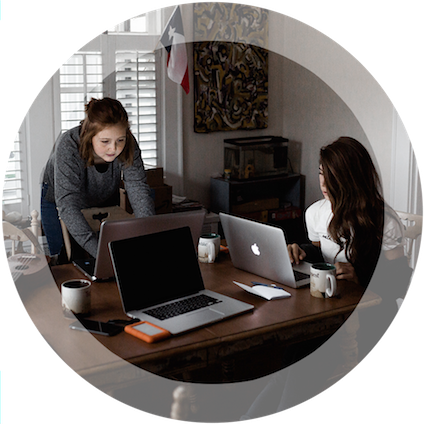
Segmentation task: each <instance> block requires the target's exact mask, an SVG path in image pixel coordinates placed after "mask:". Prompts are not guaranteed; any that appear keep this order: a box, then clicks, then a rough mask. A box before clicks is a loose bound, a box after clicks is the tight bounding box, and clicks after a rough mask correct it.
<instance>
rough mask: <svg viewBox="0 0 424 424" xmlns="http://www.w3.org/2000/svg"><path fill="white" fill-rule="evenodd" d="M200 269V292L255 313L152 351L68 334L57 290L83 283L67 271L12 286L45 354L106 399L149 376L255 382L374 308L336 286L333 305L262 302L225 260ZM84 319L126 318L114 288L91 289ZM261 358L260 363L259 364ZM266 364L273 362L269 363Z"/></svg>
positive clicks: (307, 300)
mask: <svg viewBox="0 0 424 424" xmlns="http://www.w3.org/2000/svg"><path fill="white" fill-rule="evenodd" d="M200 266H201V271H202V275H203V279H204V282H205V286H206V288H208V289H211V290H215V291H217V292H220V293H223V294H226V295H228V296H231V297H234V298H236V299H239V300H242V301H244V302H247V303H251V304H253V305H254V306H255V309H254V311H253V312H249V313H247V314H244V315H241V316H238V317H234V318H231V319H229V320H226V321H222V322H220V323H216V324H213V325H210V326H207V327H205V328H201V329H198V330H195V331H192V332H190V333H186V334H183V335H180V336H177V337H173V338H171V339H168V340H165V341H162V342H159V343H157V344H148V343H145V342H143V341H141V340H139V339H136V338H134V337H132V336H130V335H128V334H126V333H121V334H119V335H117V336H114V337H106V336H93V335H91V334H89V333H84V332H78V331H74V330H71V329H69V324H70V323H71V322H72V320H69V319H67V318H65V317H64V316H63V314H62V310H61V300H60V292H59V290H58V288H57V287H58V286H60V284H61V283H62V282H63V281H66V280H68V279H71V278H83V275H82V274H81V273H80V272H79V271H78V270H77V269H76V268H75V267H74V266H73V265H71V264H68V265H61V266H54V267H52V268H51V273H50V271H49V268H48V267H47V268H46V269H45V270H44V271H43V272H42V273H40V274H39V275H38V276H37V278H36V281H34V278H32V280H31V286H29V281H26V279H25V278H22V279H19V280H18V281H17V282H16V285H17V287H18V290H19V292H20V295H21V297H22V299H23V301H24V304H25V306H26V308H27V311H28V313H29V315H30V316H31V318H32V320H33V321H34V323H35V325H36V326H37V328H38V330H39V331H40V333H41V334H42V335H43V337H44V338H45V339H46V340H47V342H48V343H49V344H50V345H51V347H52V348H53V349H54V350H55V351H56V352H57V354H58V355H59V356H60V357H61V358H62V359H63V360H64V361H65V362H66V363H67V364H68V365H69V366H70V367H71V368H72V369H74V370H75V371H76V372H77V373H79V374H80V375H81V376H82V377H84V378H85V379H86V380H88V381H89V382H91V383H92V384H93V385H95V386H96V387H99V388H100V389H102V390H104V391H106V392H112V391H113V390H115V389H116V388H120V387H124V386H126V385H129V384H132V383H135V382H137V381H139V380H140V379H142V378H150V377H151V374H150V373H149V372H151V373H154V374H156V375H160V376H165V377H169V378H172V379H176V380H180V381H181V380H185V381H195V382H225V381H243V380H249V379H252V378H258V377H260V376H263V375H267V374H269V373H271V372H273V371H276V370H278V369H280V368H281V367H284V366H286V365H288V362H290V361H293V360H297V359H299V358H298V357H295V358H293V357H288V356H284V355H281V352H282V351H283V350H284V349H288V348H290V347H293V346H295V345H296V346H303V347H302V349H301V350H300V351H299V350H297V352H298V354H299V352H300V355H301V356H302V355H304V354H307V353H309V352H310V351H311V350H313V349H315V348H316V347H317V346H318V345H319V344H320V343H322V341H323V340H325V338H327V337H329V336H330V335H332V334H333V333H334V332H335V331H336V330H338V329H339V328H340V327H341V325H342V324H343V323H344V322H345V321H346V320H347V318H348V317H349V316H350V315H351V314H352V312H353V311H354V309H355V307H356V306H358V308H368V307H371V306H373V305H377V304H379V303H380V301H381V299H380V297H379V296H377V295H375V294H373V293H371V292H369V291H366V292H365V294H364V291H363V289H362V288H360V287H359V286H355V285H351V284H349V285H348V284H344V283H343V282H341V283H340V285H339V286H340V298H333V299H325V300H322V299H316V298H314V297H312V296H311V295H310V293H309V288H302V289H297V290H296V289H291V288H286V290H287V291H289V292H290V293H291V295H292V296H291V298H288V299H280V300H273V301H266V300H265V299H262V298H259V297H256V296H253V295H251V294H249V293H247V292H245V291H243V290H241V289H240V288H238V287H237V286H236V285H234V284H233V283H232V281H233V280H237V281H241V282H244V283H250V281H252V279H254V280H256V281H259V282H264V283H270V282H269V281H268V280H266V279H264V278H260V277H258V276H252V275H251V274H249V273H246V272H244V271H241V270H238V269H236V268H234V267H233V266H232V264H231V261H230V260H229V258H228V256H225V255H224V256H223V257H220V259H219V260H218V261H217V262H216V263H214V264H200ZM52 275H53V277H54V281H53V279H52V278H51V276H52ZM90 318H92V319H98V320H102V321H108V320H109V319H125V318H127V317H126V316H125V314H124V313H123V310H122V306H121V301H120V297H119V293H118V289H117V285H116V283H115V282H106V283H93V287H92V314H91V317H90ZM350 321H352V324H351V325H350V326H349V327H348V328H347V330H346V331H345V337H344V339H345V340H344V341H343V343H342V344H343V345H344V349H345V353H346V355H345V356H346V364H345V365H346V369H348V370H349V369H351V368H353V367H354V366H355V365H356V363H357V346H356V342H355V336H356V329H357V322H356V320H355V319H353V320H350ZM99 342H100V343H99ZM308 349H309V351H308ZM271 352H274V353H275V355H274V354H273V355H271ZM278 352H280V354H278ZM261 355H262V356H261ZM282 356H284V358H286V359H283V358H282ZM261 357H263V358H265V359H266V360H265V361H261V360H260V359H261ZM270 357H276V358H278V360H276V361H275V362H274V363H273V362H272V361H271V360H270V359H269V358H270ZM252 358H255V360H256V361H257V364H259V363H261V362H264V365H265V366H264V367H262V368H261V367H259V366H256V365H255V366H254V367H252V366H251V365H250V366H246V364H252ZM284 361H286V362H284ZM287 361H288V362H287ZM131 364H133V365H136V366H137V367H134V366H132V365H131ZM246 370H247V371H246ZM146 371H148V372H147V373H146Z"/></svg>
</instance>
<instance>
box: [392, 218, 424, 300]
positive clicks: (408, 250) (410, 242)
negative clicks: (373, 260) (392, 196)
mask: <svg viewBox="0 0 424 424" xmlns="http://www.w3.org/2000/svg"><path fill="white" fill-rule="evenodd" d="M396 213H397V214H398V216H399V218H400V220H401V221H402V223H403V224H404V226H405V233H404V236H405V238H406V239H407V240H406V246H405V255H406V257H407V259H408V263H409V266H410V267H411V268H415V261H416V255H417V254H418V250H419V244H417V240H418V237H420V236H421V233H422V227H423V217H422V215H416V214H412V213H407V212H401V211H396ZM413 255H414V257H413ZM402 302H403V299H401V298H399V299H396V303H397V306H398V308H400V306H401V305H402Z"/></svg>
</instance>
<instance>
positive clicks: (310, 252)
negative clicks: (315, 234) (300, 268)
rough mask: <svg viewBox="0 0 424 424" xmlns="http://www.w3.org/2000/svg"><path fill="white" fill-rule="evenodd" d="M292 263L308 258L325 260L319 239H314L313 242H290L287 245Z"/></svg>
mask: <svg viewBox="0 0 424 424" xmlns="http://www.w3.org/2000/svg"><path fill="white" fill-rule="evenodd" d="M287 250H288V251H289V257H290V261H291V263H296V264H299V262H300V261H303V260H306V261H308V262H311V263H313V262H315V263H316V262H324V258H323V257H322V254H321V244H320V242H319V241H313V242H312V243H311V244H301V245H300V246H299V245H298V244H297V243H293V244H289V245H288V246H287Z"/></svg>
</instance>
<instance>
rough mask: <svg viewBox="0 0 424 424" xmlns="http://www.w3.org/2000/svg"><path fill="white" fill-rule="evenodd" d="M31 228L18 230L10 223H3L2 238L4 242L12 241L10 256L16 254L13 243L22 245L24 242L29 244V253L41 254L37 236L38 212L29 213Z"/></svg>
mask: <svg viewBox="0 0 424 424" xmlns="http://www.w3.org/2000/svg"><path fill="white" fill-rule="evenodd" d="M31 217H32V220H31V228H24V229H19V228H18V227H16V226H15V225H13V224H12V223H10V222H8V221H3V238H4V240H11V241H12V256H14V255H15V254H16V253H18V252H17V250H16V245H15V243H16V242H18V243H22V242H25V241H30V242H31V253H39V252H42V249H41V247H40V245H39V243H38V239H37V237H38V235H39V222H38V219H37V217H38V212H37V211H32V212H31Z"/></svg>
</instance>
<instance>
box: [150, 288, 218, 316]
mask: <svg viewBox="0 0 424 424" xmlns="http://www.w3.org/2000/svg"><path fill="white" fill-rule="evenodd" d="M220 302H222V301H221V300H218V299H215V298H213V297H210V296H208V295H206V294H199V295H197V296H193V297H190V298H188V299H183V300H177V301H176V302H173V303H168V304H167V305H163V306H158V307H157V308H152V309H148V310H147V311H144V313H145V314H147V315H150V316H152V317H154V318H157V319H160V320H161V321H163V320H165V319H168V318H172V317H176V316H178V315H182V314H185V313H187V312H192V311H196V310H198V309H201V308H204V307H205V306H211V305H214V304H215V303H220Z"/></svg>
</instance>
